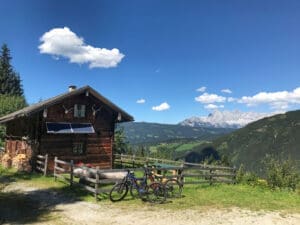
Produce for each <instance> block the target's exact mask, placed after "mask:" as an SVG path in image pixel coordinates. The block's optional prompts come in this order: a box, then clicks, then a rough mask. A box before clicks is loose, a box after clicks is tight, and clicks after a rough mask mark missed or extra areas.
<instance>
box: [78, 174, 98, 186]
mask: <svg viewBox="0 0 300 225" xmlns="http://www.w3.org/2000/svg"><path fill="white" fill-rule="evenodd" d="M81 178H83V179H84V180H86V181H88V182H91V183H94V184H95V183H96V179H95V178H90V177H86V176H81Z"/></svg>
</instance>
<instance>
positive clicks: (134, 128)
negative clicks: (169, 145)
mask: <svg viewBox="0 0 300 225" xmlns="http://www.w3.org/2000/svg"><path fill="white" fill-rule="evenodd" d="M119 127H123V128H124V131H125V135H126V138H127V140H128V141H129V142H130V143H131V144H139V143H159V142H163V141H168V140H174V139H197V140H212V139H214V138H217V137H220V136H222V135H224V134H227V133H229V132H232V131H233V130H234V129H228V128H203V127H188V126H181V125H171V124H158V123H144V122H131V123H123V124H120V125H119Z"/></svg>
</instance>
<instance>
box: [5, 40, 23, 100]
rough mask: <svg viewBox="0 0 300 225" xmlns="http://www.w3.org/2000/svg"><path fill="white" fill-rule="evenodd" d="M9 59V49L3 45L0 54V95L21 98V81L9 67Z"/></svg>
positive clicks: (10, 66)
mask: <svg viewBox="0 0 300 225" xmlns="http://www.w3.org/2000/svg"><path fill="white" fill-rule="evenodd" d="M11 59H12V57H11V56H10V50H9V48H8V47H7V45H6V44H3V45H2V47H1V52H0V94H1V95H14V96H23V93H24V91H23V87H22V84H21V79H20V76H19V74H18V73H16V72H15V71H14V69H13V67H12V65H11V63H10V61H11Z"/></svg>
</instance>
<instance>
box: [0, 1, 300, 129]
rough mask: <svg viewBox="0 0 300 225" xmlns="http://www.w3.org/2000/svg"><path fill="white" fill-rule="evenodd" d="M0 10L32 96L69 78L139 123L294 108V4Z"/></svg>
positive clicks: (297, 17) (299, 80)
mask: <svg viewBox="0 0 300 225" xmlns="http://www.w3.org/2000/svg"><path fill="white" fill-rule="evenodd" d="M0 8H1V14H0V44H2V43H7V44H8V46H9V48H10V49H11V54H12V56H13V61H12V64H13V65H14V67H15V70H16V71H17V72H19V73H20V75H21V78H22V80H23V85H24V90H25V96H26V98H27V101H28V102H29V103H35V102H37V101H39V100H40V99H47V98H49V97H52V96H54V95H57V94H60V93H62V92H65V91H66V90H67V87H68V85H70V84H75V85H77V86H83V85H90V86H92V87H93V88H95V89H96V90H97V91H99V92H100V93H101V94H103V95H104V96H106V97H107V98H109V99H110V100H111V101H113V102H114V103H116V104H117V105H119V106H120V107H122V108H123V109H125V110H126V111H127V112H129V113H130V114H131V115H133V116H134V117H135V119H136V121H148V122H160V123H177V122H180V121H181V120H183V119H185V118H187V117H191V116H203V115H207V114H208V113H209V112H211V111H212V110H216V109H219V110H235V109H237V110H241V111H255V112H274V111H287V110H293V109H298V108H299V106H300V74H299V73H300V63H299V62H300V26H299V21H300V1H292V0H290V1H276V0H272V1H267V0H265V1H261V0H259V1H258V0H257V1H256V0H251V1H246V0H243V1H240V0H239V1H230V0H229V1H222V0H216V1H214V0H212V1H174V0H172V1H161V0H157V1H154V0H153V1H141V0H138V1H121V0H120V1H112V0H110V1H101V0H99V1H66V0H65V1H54V0H52V1H21V0H20V1H14V0H10V1H5V2H4V1H3V2H2V3H1V6H0ZM113 49H114V50H113ZM197 90H198V91H197ZM222 90H223V92H222ZM224 90H225V91H224ZM230 92H231V93H230ZM142 99H144V103H137V101H138V100H142ZM140 102H143V101H140ZM159 110H160V111H159Z"/></svg>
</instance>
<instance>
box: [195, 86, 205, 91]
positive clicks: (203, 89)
mask: <svg viewBox="0 0 300 225" xmlns="http://www.w3.org/2000/svg"><path fill="white" fill-rule="evenodd" d="M196 91H199V92H204V91H206V87H204V86H203V87H199V88H198V89H197V90H196Z"/></svg>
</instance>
